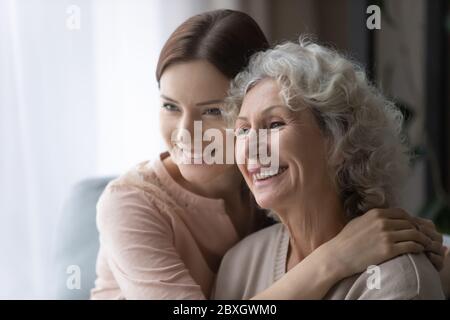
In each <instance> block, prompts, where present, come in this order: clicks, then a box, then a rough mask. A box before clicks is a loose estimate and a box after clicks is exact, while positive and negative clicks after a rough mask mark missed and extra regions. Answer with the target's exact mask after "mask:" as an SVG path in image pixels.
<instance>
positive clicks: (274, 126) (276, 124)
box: [269, 121, 284, 129]
mask: <svg viewBox="0 0 450 320" xmlns="http://www.w3.org/2000/svg"><path fill="white" fill-rule="evenodd" d="M283 125H284V122H282V121H273V122H271V123H270V125H269V129H277V128H279V127H282V126H283Z"/></svg>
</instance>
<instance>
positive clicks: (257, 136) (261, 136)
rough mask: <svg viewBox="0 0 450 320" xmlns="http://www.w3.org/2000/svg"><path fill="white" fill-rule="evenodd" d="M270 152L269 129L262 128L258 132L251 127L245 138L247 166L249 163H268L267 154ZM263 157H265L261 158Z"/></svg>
mask: <svg viewBox="0 0 450 320" xmlns="http://www.w3.org/2000/svg"><path fill="white" fill-rule="evenodd" d="M269 152H270V143H269V139H268V134H267V130H265V129H260V130H258V133H257V131H256V130H254V129H251V130H250V131H249V133H248V135H247V137H246V140H245V160H246V162H247V164H248V165H247V167H248V166H249V165H258V166H260V165H261V162H262V163H264V164H266V162H267V161H266V159H265V157H267V155H268V154H269ZM261 157H263V158H264V159H261Z"/></svg>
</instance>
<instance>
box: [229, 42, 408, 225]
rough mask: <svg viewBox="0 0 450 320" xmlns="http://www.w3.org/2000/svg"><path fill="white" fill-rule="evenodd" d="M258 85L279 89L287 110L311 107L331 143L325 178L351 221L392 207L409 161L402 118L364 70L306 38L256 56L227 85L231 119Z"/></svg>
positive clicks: (395, 203) (395, 201)
mask: <svg viewBox="0 0 450 320" xmlns="http://www.w3.org/2000/svg"><path fill="white" fill-rule="evenodd" d="M264 78H273V79H275V80H276V81H277V82H278V84H279V85H280V88H281V92H280V94H281V96H282V98H283V99H284V101H285V103H286V106H287V107H289V108H290V109H291V110H294V111H297V110H300V109H301V108H304V107H306V108H309V109H310V110H311V111H312V113H313V114H314V116H315V119H316V120H317V122H318V124H319V127H320V128H321V130H322V132H323V134H324V135H325V136H326V137H328V138H329V139H330V141H331V143H330V145H331V147H330V150H329V168H330V175H331V177H332V180H333V181H334V183H335V186H336V189H337V191H338V193H339V195H340V198H341V201H342V203H343V206H344V210H345V212H346V214H347V215H348V217H349V218H354V217H356V216H358V215H361V214H363V213H365V212H367V211H368V210H370V209H372V208H385V207H391V206H394V205H397V201H398V191H399V189H400V187H401V186H402V182H403V181H404V178H405V176H406V174H407V170H408V162H409V157H408V153H407V148H406V144H405V143H404V142H405V139H404V138H403V135H402V123H403V116H402V114H401V112H400V111H399V110H398V108H397V107H396V106H395V105H394V103H393V102H391V101H389V100H387V99H386V98H385V97H384V96H383V95H382V94H381V92H380V91H379V90H378V89H377V88H375V87H374V86H373V85H371V84H370V82H369V81H368V79H367V77H366V73H365V72H364V70H363V68H362V67H360V66H359V65H358V64H357V63H355V62H352V61H351V60H350V59H347V58H345V57H344V56H343V55H341V54H339V53H338V52H336V51H334V50H332V49H329V48H325V47H323V46H321V45H319V44H317V43H314V42H313V41H310V40H308V39H300V41H299V43H293V42H286V43H284V44H281V45H278V46H276V47H274V48H273V49H269V50H266V51H263V52H259V53H256V54H255V55H253V56H252V58H251V59H250V62H249V65H248V66H247V68H246V69H245V70H243V71H242V72H241V73H239V74H238V75H237V76H236V77H235V79H234V80H233V81H232V85H231V88H230V91H229V97H228V99H227V102H228V103H227V105H228V107H229V109H228V110H229V111H230V113H229V115H230V116H231V119H234V117H235V116H236V115H237V113H238V112H239V109H240V106H241V104H242V101H243V98H244V96H245V94H246V93H247V92H248V90H250V89H251V88H252V87H253V86H254V85H255V84H256V83H258V82H259V81H260V80H262V79H264Z"/></svg>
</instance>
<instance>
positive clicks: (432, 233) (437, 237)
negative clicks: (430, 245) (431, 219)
mask: <svg viewBox="0 0 450 320" xmlns="http://www.w3.org/2000/svg"><path fill="white" fill-rule="evenodd" d="M419 230H420V231H422V232H423V233H424V234H426V235H427V236H428V237H429V238H430V239H432V240H433V241H436V242H439V243H441V244H442V242H443V241H444V237H443V236H442V234H441V233H439V232H437V231H436V229H434V228H429V227H426V226H424V225H419Z"/></svg>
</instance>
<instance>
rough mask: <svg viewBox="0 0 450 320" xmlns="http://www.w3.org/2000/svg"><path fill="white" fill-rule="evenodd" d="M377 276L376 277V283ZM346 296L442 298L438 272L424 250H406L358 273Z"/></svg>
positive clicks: (404, 298)
mask: <svg viewBox="0 0 450 320" xmlns="http://www.w3.org/2000/svg"><path fill="white" fill-rule="evenodd" d="M377 279H379V282H378V285H377ZM348 298H349V299H385V300H391V299H392V300H424V299H444V295H443V292H442V288H441V282H440V278H439V274H438V272H437V271H436V269H435V268H434V266H433V265H432V264H431V262H430V261H429V259H428V258H427V257H426V256H425V255H424V254H405V255H401V256H398V257H396V258H394V259H391V260H388V261H386V262H384V263H382V264H380V265H378V266H374V267H372V268H368V270H367V271H366V272H364V273H362V274H360V275H359V277H357V279H356V281H355V282H354V284H353V286H352V287H351V289H350V291H349V292H348Z"/></svg>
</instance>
